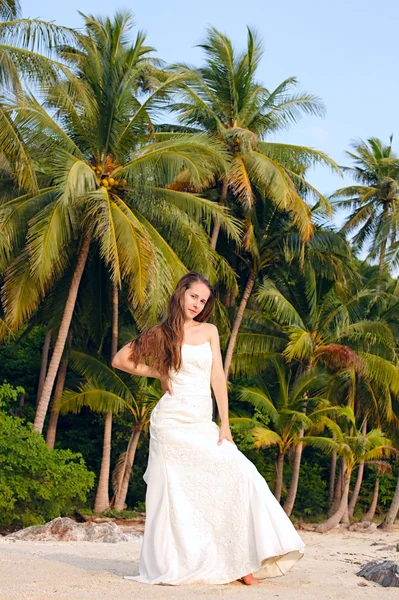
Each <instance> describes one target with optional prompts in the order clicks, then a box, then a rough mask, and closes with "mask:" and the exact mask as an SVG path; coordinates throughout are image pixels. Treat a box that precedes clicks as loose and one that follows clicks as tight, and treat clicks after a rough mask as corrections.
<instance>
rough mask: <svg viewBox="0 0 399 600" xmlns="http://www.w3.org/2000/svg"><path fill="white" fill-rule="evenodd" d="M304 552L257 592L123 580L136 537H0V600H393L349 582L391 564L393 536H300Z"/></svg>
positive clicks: (134, 560) (395, 594)
mask: <svg viewBox="0 0 399 600" xmlns="http://www.w3.org/2000/svg"><path fill="white" fill-rule="evenodd" d="M300 535H301V536H302V538H303V540H304V542H305V543H306V545H307V552H306V555H305V556H304V558H303V559H302V560H301V561H300V562H299V563H297V565H296V566H295V567H294V569H293V570H292V571H291V572H290V573H289V574H288V575H286V576H285V577H279V578H277V579H269V580H266V583H265V584H262V585H259V586H251V587H248V586H245V585H243V584H242V583H240V582H233V583H230V584H228V585H225V584H223V585H209V586H204V585H190V586H147V585H143V584H139V583H136V582H133V581H127V580H124V579H123V576H124V575H135V574H137V573H138V559H139V555H140V546H141V538H136V539H130V540H129V541H128V542H120V543H118V544H104V543H93V542H25V541H12V540H8V539H6V538H2V537H0V600H47V599H57V600H102V599H103V598H104V599H106V600H132V599H134V600H140V599H146V600H147V599H152V598H159V599H161V600H169V599H171V598H173V600H175V599H179V598H182V599H183V598H184V599H185V600H187V599H190V598H204V599H208V598H215V599H217V598H236V599H237V600H239V599H240V598H243V599H244V598H245V599H248V598H265V599H266V598H267V599H268V600H269V599H271V598H278V599H279V600H305V599H306V600H312V599H316V598H317V599H318V600H356V599H362V600H374V599H375V600H377V598H378V600H381V598H392V599H394V598H395V599H399V588H382V587H380V586H379V585H377V584H374V583H371V582H366V581H365V580H364V579H363V578H360V577H357V576H356V575H355V571H356V570H357V569H358V568H359V567H360V566H361V565H363V564H364V563H365V562H368V561H370V560H384V559H389V560H396V561H398V560H399V553H398V552H396V551H394V550H386V551H382V550H381V548H382V547H383V546H385V545H389V544H393V543H394V542H397V541H399V531H394V532H390V533H383V532H380V531H376V532H372V533H352V532H348V531H338V530H335V531H333V532H331V533H329V534H326V535H320V534H317V533H314V532H308V531H301V532H300Z"/></svg>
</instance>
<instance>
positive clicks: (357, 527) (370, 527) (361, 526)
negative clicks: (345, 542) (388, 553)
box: [348, 521, 377, 533]
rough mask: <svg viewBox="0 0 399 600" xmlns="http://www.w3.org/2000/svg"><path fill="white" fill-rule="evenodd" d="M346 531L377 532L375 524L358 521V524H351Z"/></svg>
mask: <svg viewBox="0 0 399 600" xmlns="http://www.w3.org/2000/svg"><path fill="white" fill-rule="evenodd" d="M348 531H357V532H360V533H362V532H367V533H368V532H370V531H377V525H376V523H373V522H372V521H360V523H352V525H349V527H348Z"/></svg>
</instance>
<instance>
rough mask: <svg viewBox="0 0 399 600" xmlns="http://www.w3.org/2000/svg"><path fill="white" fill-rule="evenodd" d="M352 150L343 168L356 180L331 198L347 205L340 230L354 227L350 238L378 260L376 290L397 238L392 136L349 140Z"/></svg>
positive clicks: (398, 181) (397, 164)
mask: <svg viewBox="0 0 399 600" xmlns="http://www.w3.org/2000/svg"><path fill="white" fill-rule="evenodd" d="M352 148H353V150H354V151H353V152H347V153H346V154H347V156H348V157H349V158H350V159H352V161H353V162H354V166H353V167H348V168H345V169H344V170H345V172H346V173H348V174H350V175H351V176H352V177H353V178H354V180H355V181H356V182H357V183H356V184H355V185H352V186H348V187H345V188H341V189H339V190H337V191H336V192H335V193H334V194H333V196H332V197H333V198H345V200H340V201H338V202H336V205H337V206H339V207H343V208H350V209H351V210H352V212H351V214H350V215H349V217H348V218H347V220H346V222H345V224H344V226H343V228H342V231H344V232H345V233H346V232H347V233H350V232H353V231H354V230H358V231H357V232H356V234H355V235H354V237H353V239H352V242H353V244H354V247H355V248H356V249H358V250H361V249H363V248H367V249H368V252H369V254H368V258H370V259H375V258H377V257H378V261H379V278H378V282H377V290H378V289H379V288H380V286H381V280H382V275H383V271H384V266H385V261H386V255H387V250H388V249H389V248H390V247H391V246H395V243H396V241H397V216H396V215H397V211H398V203H399V157H398V156H397V155H396V154H395V153H394V152H393V150H392V136H391V137H390V139H389V144H388V145H385V144H384V143H383V142H382V141H381V140H379V139H378V138H369V139H368V140H367V141H366V142H365V141H363V140H359V141H357V142H354V143H353V144H352Z"/></svg>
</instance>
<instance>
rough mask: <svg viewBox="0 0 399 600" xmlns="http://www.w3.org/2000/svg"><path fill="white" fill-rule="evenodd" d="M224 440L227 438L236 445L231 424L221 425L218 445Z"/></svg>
mask: <svg viewBox="0 0 399 600" xmlns="http://www.w3.org/2000/svg"><path fill="white" fill-rule="evenodd" d="M223 440H227V441H228V442H231V443H232V444H234V446H235V443H234V441H233V438H232V436H231V431H230V425H222V426H221V427H220V431H219V441H218V446H220V444H221V443H222V442H223Z"/></svg>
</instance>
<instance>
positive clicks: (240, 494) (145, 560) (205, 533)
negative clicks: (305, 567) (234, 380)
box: [126, 342, 304, 585]
mask: <svg viewBox="0 0 399 600" xmlns="http://www.w3.org/2000/svg"><path fill="white" fill-rule="evenodd" d="M211 366H212V350H211V346H210V344H209V342H205V343H204V344H201V345H196V346H193V345H188V344H183V346H182V367H181V369H180V370H179V371H178V372H175V371H171V372H170V378H171V381H172V387H173V395H170V394H169V393H168V392H167V393H165V394H164V395H163V396H162V398H161V399H160V400H159V402H158V404H157V405H156V407H155V408H154V410H153V412H152V415H151V427H150V453H149V459H148V467H147V470H146V472H145V474H144V480H145V482H146V483H147V494H146V522H145V532H144V538H143V546H142V550H141V556H140V575H139V576H137V577H126V579H133V580H135V581H138V582H141V583H149V584H170V585H181V584H190V583H208V584H217V583H228V582H230V581H234V580H236V579H239V578H240V577H243V576H244V575H248V574H249V573H253V574H254V576H255V577H257V578H260V579H262V578H266V577H277V576H279V575H282V574H284V573H286V572H287V571H288V570H289V569H290V568H291V567H292V566H293V565H294V563H295V562H296V561H297V560H298V559H299V558H301V557H302V555H303V552H304V544H303V542H302V540H301V538H300V537H299V535H298V534H297V532H296V530H295V529H294V527H293V525H292V523H291V521H290V520H289V518H288V517H287V515H286V514H285V512H284V511H283V509H282V508H281V506H280V504H279V503H278V502H277V500H276V499H275V497H274V496H273V494H272V493H271V491H270V490H269V487H268V485H267V483H266V481H265V480H264V478H263V477H262V476H261V475H260V473H259V472H258V471H257V469H256V467H255V466H254V465H253V464H252V463H251V461H249V460H248V459H247V458H246V457H245V456H244V454H242V453H241V452H240V451H239V450H238V449H237V447H236V446H235V445H234V444H232V443H231V442H228V441H227V440H223V442H222V444H221V445H220V446H218V445H217V442H218V439H219V428H218V426H217V425H216V423H215V422H213V421H212V398H211V391H210V374H211Z"/></svg>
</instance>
